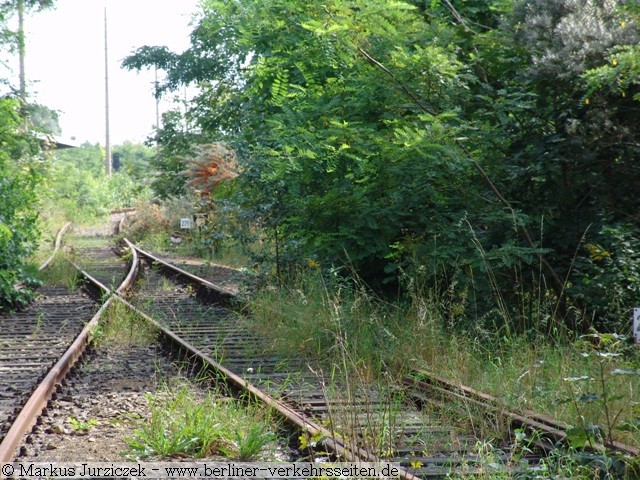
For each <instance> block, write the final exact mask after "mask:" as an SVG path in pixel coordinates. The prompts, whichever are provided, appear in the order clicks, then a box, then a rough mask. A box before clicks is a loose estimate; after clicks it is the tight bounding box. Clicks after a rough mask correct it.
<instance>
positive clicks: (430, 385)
mask: <svg viewBox="0 0 640 480" xmlns="http://www.w3.org/2000/svg"><path fill="white" fill-rule="evenodd" d="M128 245H129V246H130V248H132V250H134V249H135V250H138V251H139V253H140V254H141V256H143V257H146V258H148V259H149V260H151V261H152V262H154V263H155V264H158V265H160V266H161V267H162V269H168V270H170V271H172V272H174V273H176V274H179V275H180V276H182V277H183V278H186V279H189V281H190V282H193V283H198V284H200V285H204V286H206V288H207V290H208V292H209V293H210V294H213V295H214V296H217V297H218V298H219V299H222V300H224V302H225V303H227V302H229V301H230V300H231V299H233V298H235V297H236V295H235V294H234V293H233V292H231V291H229V290H227V289H225V288H223V287H220V286H218V285H215V284H213V283H211V282H208V281H206V280H204V279H201V278H199V277H197V276H195V275H193V274H191V273H189V272H185V271H184V270H182V269H180V268H178V267H176V266H174V265H172V264H170V263H168V262H166V261H164V260H162V259H160V258H158V257H156V256H154V255H152V254H150V253H148V252H145V251H144V250H142V249H140V248H139V247H137V246H135V245H133V244H131V243H130V242H128ZM178 343H180V342H178ZM184 343H185V344H186V345H183V346H184V347H185V348H187V349H188V350H191V349H194V350H197V348H195V347H193V346H189V344H188V343H186V342H184ZM205 356H206V355H205ZM209 360H211V359H209ZM209 363H211V364H212V365H214V366H215V368H216V369H217V370H219V371H221V372H226V373H225V376H227V377H228V378H230V379H232V380H233V381H235V379H234V378H233V374H231V375H229V371H228V370H227V369H225V367H223V366H221V365H218V364H216V362H214V361H212V360H211V361H210V362H209ZM236 377H237V376H236ZM238 378H239V377H238ZM239 380H240V382H238V385H239V386H240V387H241V388H244V387H243V383H245V381H244V380H243V379H239ZM402 384H403V385H404V387H405V388H406V389H407V393H408V394H409V395H410V396H411V397H413V398H414V399H416V400H418V401H420V402H435V399H434V397H433V395H429V394H428V393H431V394H433V393H435V394H436V395H438V396H439V397H440V398H444V399H446V400H449V401H450V400H452V399H454V400H460V401H464V402H467V403H472V404H474V405H476V406H478V407H480V408H482V409H483V410H484V411H487V412H489V413H490V414H492V415H496V416H497V417H500V418H502V419H505V420H506V421H507V422H508V423H509V425H511V426H512V428H524V429H525V430H526V431H528V432H530V433H533V432H535V435H533V437H534V438H540V440H537V441H536V443H535V445H536V446H537V447H539V448H540V449H541V450H543V451H545V452H547V453H549V452H550V451H551V450H553V449H555V448H556V447H557V444H558V443H559V442H560V443H561V442H563V441H564V440H565V439H566V436H567V434H566V431H567V429H568V428H569V426H568V425H567V424H565V423H563V422H559V421H557V420H555V419H553V418H551V417H549V416H546V415H541V414H537V413H535V412H532V411H523V412H520V413H515V412H513V411H511V410H510V409H509V405H507V404H506V403H505V402H503V401H501V400H499V399H497V398H495V397H493V396H491V395H488V394H486V393H483V392H479V391H477V390H474V389H472V388H470V387H467V386H465V385H462V384H459V383H456V382H452V381H449V380H446V379H444V378H441V377H438V376H436V375H433V374H430V373H428V372H424V371H416V372H414V374H413V376H412V377H406V378H404V379H402ZM286 408H288V409H289V410H291V409H290V407H286ZM292 411H293V410H292ZM294 412H295V411H294ZM295 413H296V414H297V412H295ZM291 420H292V421H294V423H295V420H294V419H291ZM324 434H326V433H325V432H323V435H324ZM339 443H340V442H339ZM342 446H343V447H345V448H348V447H349V446H348V445H342ZM607 449H608V450H609V451H614V452H616V453H619V454H623V455H627V456H638V455H640V449H639V448H637V447H633V446H630V445H625V444H623V443H621V442H617V441H614V442H612V443H610V444H609V443H608V444H605V445H603V446H600V447H596V450H597V451H600V452H603V451H605V450H607ZM365 453H366V452H365ZM365 458H367V461H375V460H372V458H374V457H372V456H371V455H368V456H365Z"/></svg>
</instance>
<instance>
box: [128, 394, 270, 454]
mask: <svg viewBox="0 0 640 480" xmlns="http://www.w3.org/2000/svg"><path fill="white" fill-rule="evenodd" d="M147 401H148V403H149V408H150V410H151V418H150V420H149V421H148V422H145V423H144V424H143V425H140V426H139V427H138V428H137V429H136V430H135V432H134V435H133V436H132V437H131V438H130V439H128V443H129V448H130V452H129V455H130V456H132V457H136V458H149V457H153V458H167V457H169V458H179V457H184V456H188V457H195V458H204V457H207V458H212V457H213V458H216V457H218V458H219V457H224V458H226V459H231V460H239V461H250V460H269V459H273V453H274V452H273V449H274V448H275V442H276V438H277V437H276V435H275V434H274V433H273V425H274V423H273V421H272V419H271V418H270V417H269V412H268V411H265V410H264V408H262V407H258V406H257V405H249V406H248V407H246V406H242V405H241V404H239V403H238V402H237V401H236V400H234V399H231V398H228V397H224V396H221V395H220V394H219V393H217V392H211V391H210V392H207V393H203V392H199V391H197V390H196V389H195V388H194V387H192V386H189V385H182V386H177V387H176V386H171V388H170V390H169V391H165V392H163V391H159V392H158V393H157V394H154V395H152V394H148V395H147Z"/></svg>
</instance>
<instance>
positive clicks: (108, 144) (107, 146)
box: [104, 3, 111, 177]
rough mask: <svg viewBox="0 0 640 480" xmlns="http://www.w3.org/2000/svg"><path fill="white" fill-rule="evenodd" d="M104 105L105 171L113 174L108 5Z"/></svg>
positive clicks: (105, 11) (105, 39)
mask: <svg viewBox="0 0 640 480" xmlns="http://www.w3.org/2000/svg"><path fill="white" fill-rule="evenodd" d="M104 106H105V121H106V123H105V147H104V148H105V158H104V171H105V175H106V176H107V177H110V176H111V141H110V139H109V55H108V49H107V5H106V3H105V6H104Z"/></svg>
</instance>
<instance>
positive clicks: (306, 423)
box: [116, 238, 418, 480]
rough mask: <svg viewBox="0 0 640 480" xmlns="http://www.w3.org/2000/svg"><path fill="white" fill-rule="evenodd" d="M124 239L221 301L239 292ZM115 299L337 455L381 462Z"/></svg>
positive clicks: (405, 475)
mask: <svg viewBox="0 0 640 480" xmlns="http://www.w3.org/2000/svg"><path fill="white" fill-rule="evenodd" d="M124 241H125V243H126V244H127V246H128V247H129V248H130V249H131V250H132V251H137V252H138V253H139V254H140V255H141V256H143V257H146V258H148V259H149V260H151V261H152V262H154V263H157V264H159V265H160V266H161V267H162V268H164V269H167V270H169V271H171V272H173V273H174V274H179V275H180V276H182V277H184V278H186V279H188V280H189V281H190V282H194V283H198V284H200V285H202V286H204V287H205V288H206V289H207V290H208V293H209V294H210V295H212V296H214V297H216V298H217V299H218V301H219V300H222V301H223V302H228V301H229V300H231V299H232V298H235V296H236V295H235V294H234V293H233V292H231V291H229V290H227V289H225V288H223V287H220V286H219V285H215V284H213V283H211V282H209V281H207V280H204V279H202V278H200V277H197V276H195V275H193V274H191V273H189V272H186V271H184V270H182V269H180V268H178V267H176V266H175V265H172V264H170V263H168V262H165V261H163V260H161V259H159V258H157V257H156V256H154V255H152V254H150V253H149V252H146V251H144V250H142V249H141V248H139V247H137V246H136V245H134V244H132V243H131V242H130V241H129V240H128V239H126V238H125V239H124ZM116 298H117V300H118V301H120V302H122V303H124V304H125V305H127V306H128V307H129V308H130V309H131V310H133V311H135V312H136V314H138V315H140V316H141V317H142V318H144V319H145V320H146V321H147V322H149V323H150V324H151V325H153V326H154V327H155V328H156V329H157V330H158V331H160V332H161V333H162V334H163V335H164V336H165V337H166V338H168V339H169V340H170V341H171V342H173V343H175V344H177V345H179V346H180V347H181V348H182V349H183V350H184V351H185V352H188V355H189V356H190V357H192V358H197V359H198V361H199V362H200V363H201V364H203V365H205V366H207V367H209V368H211V369H213V370H214V371H215V372H216V373H217V374H218V375H219V376H221V377H222V378H224V380H225V381H226V382H227V383H228V384H230V385H231V386H232V387H234V388H235V389H237V390H240V391H243V392H247V393H249V394H250V395H251V396H252V397H253V398H254V399H256V400H258V401H260V402H261V403H263V404H264V405H266V406H267V407H269V408H271V409H273V410H274V411H276V412H278V413H279V414H280V415H281V416H282V417H283V418H284V419H285V420H286V421H287V422H289V423H290V424H292V425H294V426H296V427H297V428H299V429H301V430H303V431H305V432H307V433H309V435H311V436H316V435H320V436H322V437H323V438H324V439H325V440H324V443H323V445H324V446H325V447H327V448H329V449H330V450H332V451H334V452H335V453H336V454H338V455H340V456H341V457H343V458H345V459H346V460H348V461H366V462H379V461H381V460H380V459H379V458H377V457H376V456H374V455H372V454H371V453H369V452H367V451H366V450H364V449H361V448H358V447H355V446H353V445H348V444H347V443H346V442H345V441H344V440H343V439H342V438H339V437H337V436H336V434H335V433H334V432H331V431H330V430H328V429H327V428H325V427H323V426H321V425H319V424H318V423H317V422H316V421H315V420H314V419H312V418H311V417H309V416H307V415H304V414H302V413H300V412H297V411H296V410H294V409H293V408H291V407H290V406H289V405H287V404H285V403H284V402H282V401H280V400H278V399H276V398H274V397H272V396H271V395H269V394H268V393H266V392H264V391H262V390H260V389H259V388H257V387H256V386H254V385H253V384H251V383H250V382H248V381H246V380H245V379H243V378H241V377H240V376H239V375H237V374H235V373H233V372H232V371H231V370H229V369H228V368H226V367H225V366H223V365H221V364H220V363H218V362H217V361H216V360H214V359H213V358H211V357H210V356H209V355H207V354H206V353H204V352H203V351H201V350H200V349H198V348H197V347H196V346H194V345H192V344H191V343H189V342H187V341H185V340H184V339H183V338H181V337H180V336H179V335H176V334H175V333H174V332H173V331H171V330H170V329H168V328H166V327H165V326H164V325H162V324H160V323H159V322H157V321H156V320H154V319H153V318H151V317H150V316H149V315H147V314H146V313H144V312H142V311H141V310H140V309H138V308H137V307H135V306H134V305H132V304H131V303H129V302H128V301H127V300H125V299H123V298H121V297H116ZM400 477H401V478H404V479H406V480H414V479H417V478H418V477H416V476H415V475H412V474H411V473H409V472H407V471H404V470H402V471H401V474H400Z"/></svg>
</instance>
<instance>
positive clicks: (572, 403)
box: [250, 276, 640, 447]
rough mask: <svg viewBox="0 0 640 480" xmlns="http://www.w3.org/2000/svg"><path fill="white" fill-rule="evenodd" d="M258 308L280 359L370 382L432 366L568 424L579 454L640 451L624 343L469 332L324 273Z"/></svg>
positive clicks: (418, 301)
mask: <svg viewBox="0 0 640 480" xmlns="http://www.w3.org/2000/svg"><path fill="white" fill-rule="evenodd" d="M250 310H251V315H252V320H251V321H252V322H255V324H256V326H257V328H258V329H259V330H260V331H261V333H262V334H263V335H264V336H265V337H266V338H267V339H268V343H269V345H270V347H271V349H272V350H274V351H275V352H277V353H278V354H279V355H282V356H285V357H286V356H287V355H291V352H295V355H304V356H306V357H307V358H310V359H313V360H314V361H315V362H318V363H320V364H324V365H325V366H326V367H325V368H327V369H332V368H333V369H335V366H336V365H337V366H338V367H339V368H340V369H342V370H343V371H347V370H349V371H351V372H356V377H357V378H360V379H361V381H362V382H363V383H365V382H368V381H371V380H377V381H379V380H380V379H385V378H388V377H390V378H392V379H397V378H399V377H400V376H401V375H403V374H406V373H408V372H409V371H411V370H415V369H425V370H428V371H430V372H435V373H438V374H439V375H441V376H444V377H447V378H449V379H454V380H458V381H460V382H462V383H464V384H467V385H470V386H472V387H474V388H476V389H479V390H482V391H485V392H488V393H491V394H493V395H495V396H497V397H498V398H501V399H504V400H505V401H506V402H508V403H509V404H511V405H513V406H514V408H518V407H521V408H527V409H531V410H534V411H536V412H539V413H546V414H549V415H551V416H553V417H555V418H557V419H559V420H564V421H566V422H567V423H569V424H570V425H572V426H573V427H574V428H575V429H574V430H573V431H572V437H571V441H572V443H573V444H574V446H576V447H580V446H583V445H585V444H586V445H588V444H589V443H593V442H595V441H602V440H611V439H617V440H620V441H623V442H625V443H628V444H631V445H640V403H639V400H638V398H637V395H638V392H639V391H640V388H639V387H640V375H639V373H640V352H638V349H637V348H635V347H633V346H631V345H629V344H628V343H626V342H625V341H624V340H623V339H621V338H620V337H618V336H615V335H597V334H594V335H593V336H590V337H585V338H582V339H580V340H578V341H570V340H568V339H566V338H562V339H557V340H554V339H549V338H543V337H542V336H541V335H538V336H536V335H527V336H525V335H521V336H515V335H512V336H505V335H502V336H500V335H498V334H495V335H491V334H486V333H483V334H482V335H481V336H480V335H478V336H476V335H474V334H473V333H466V334H465V333H459V332H456V331H455V330H454V329H452V328H451V327H450V325H448V324H447V322H446V321H445V319H444V318H443V317H442V315H441V314H440V312H439V309H438V307H437V305H435V304H434V303H432V302H429V301H428V300H427V299H424V298H414V299H413V302H412V303H411V304H410V305H407V306H404V307H399V306H397V305H390V304H388V303H385V302H382V301H380V300H378V299H376V298H373V297H371V296H370V295H369V294H368V293H367V292H366V291H364V290H359V291H358V290H356V291H354V290H353V289H351V288H346V287H335V288H333V289H330V288H329V287H327V286H326V284H325V283H324V282H323V281H322V280H321V279H320V278H319V276H317V277H307V278H304V279H303V280H302V281H301V282H300V283H299V284H298V285H296V287H295V288H288V289H286V288H285V289H279V290H278V289H273V290H268V289H267V290H263V291H262V292H260V293H259V294H258V295H257V296H255V297H254V298H253V300H252V302H251V304H250ZM481 333H482V332H481Z"/></svg>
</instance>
